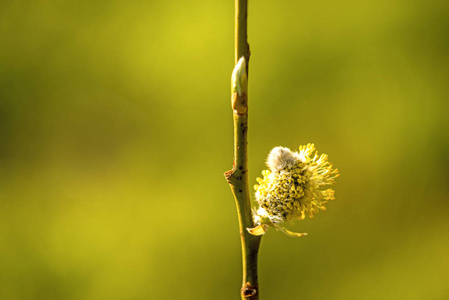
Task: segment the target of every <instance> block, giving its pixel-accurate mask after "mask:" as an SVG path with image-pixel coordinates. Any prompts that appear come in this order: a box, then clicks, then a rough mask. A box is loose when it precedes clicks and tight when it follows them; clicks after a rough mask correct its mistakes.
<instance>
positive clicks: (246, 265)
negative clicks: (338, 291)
mask: <svg viewBox="0 0 449 300" xmlns="http://www.w3.org/2000/svg"><path fill="white" fill-rule="evenodd" d="M247 6H248V1H247V0H235V63H236V69H234V73H233V78H232V82H233V83H232V109H233V117H234V166H233V169H232V170H230V171H228V172H226V173H225V176H226V179H227V181H228V183H229V186H230V187H231V191H232V193H233V195H234V198H235V201H236V205H237V214H238V220H239V229H240V237H241V243H242V264H243V285H242V289H241V297H242V299H243V300H257V299H259V286H258V280H257V255H258V252H259V245H260V239H261V238H260V236H254V235H251V234H249V233H248V231H247V230H246V229H247V228H252V227H254V224H253V220H252V214H251V200H250V189H249V181H248V154H247V144H248V140H247V134H248V98H247V97H248V96H247V92H248V87H247V85H248V82H247V74H248V62H249V56H250V51H249V45H248V42H247ZM242 56H243V57H244V59H241V58H242Z"/></svg>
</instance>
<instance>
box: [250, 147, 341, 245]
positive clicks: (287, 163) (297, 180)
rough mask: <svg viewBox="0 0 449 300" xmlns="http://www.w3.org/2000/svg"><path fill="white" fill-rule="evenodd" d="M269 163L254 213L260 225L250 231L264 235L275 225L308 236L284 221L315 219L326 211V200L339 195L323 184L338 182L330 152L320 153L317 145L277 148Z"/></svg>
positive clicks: (286, 231) (261, 180)
mask: <svg viewBox="0 0 449 300" xmlns="http://www.w3.org/2000/svg"><path fill="white" fill-rule="evenodd" d="M314 152H315V153H314ZM267 166H268V167H269V170H264V171H262V175H263V178H257V182H258V184H256V185H255V186H254V189H255V190H256V201H257V203H258V205H259V207H258V208H257V209H256V210H255V211H254V213H253V215H254V222H255V224H256V225H257V226H256V227H255V228H248V231H249V232H250V233H251V234H254V235H262V234H264V233H265V232H266V230H267V228H268V226H272V227H275V228H276V229H278V230H281V231H283V232H284V233H286V234H287V235H290V236H296V237H298V236H303V235H306V234H305V233H294V232H291V231H289V230H287V229H285V228H284V227H283V226H281V224H282V223H284V222H287V221H292V220H295V219H299V220H303V219H304V218H305V216H309V217H310V218H313V217H314V216H315V215H316V214H317V213H318V212H319V211H324V210H326V206H325V205H326V203H327V202H328V201H329V200H334V199H335V197H334V190H332V189H324V188H323V187H325V186H327V185H333V184H335V178H337V177H338V176H339V174H338V170H337V169H333V166H332V164H330V163H329V161H328V160H327V155H326V154H321V155H318V152H316V151H315V146H314V145H313V144H307V145H305V146H301V147H299V152H293V151H291V150H290V149H288V148H284V147H276V148H274V149H273V150H271V152H270V154H269V155H268V158H267Z"/></svg>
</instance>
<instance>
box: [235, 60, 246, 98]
mask: <svg viewBox="0 0 449 300" xmlns="http://www.w3.org/2000/svg"><path fill="white" fill-rule="evenodd" d="M231 91H232V93H237V94H238V95H239V96H241V95H242V94H243V93H245V94H247V93H248V75H247V74H246V59H245V56H242V57H240V59H239V61H238V62H237V64H236V65H235V67H234V70H233V71H232V76H231Z"/></svg>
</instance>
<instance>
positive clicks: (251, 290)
mask: <svg viewBox="0 0 449 300" xmlns="http://www.w3.org/2000/svg"><path fill="white" fill-rule="evenodd" d="M240 292H241V294H242V299H246V300H255V299H257V298H258V295H257V286H253V285H251V283H250V282H247V283H245V284H244V285H243V287H242V289H241V290H240Z"/></svg>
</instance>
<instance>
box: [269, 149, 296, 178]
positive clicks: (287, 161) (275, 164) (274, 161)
mask: <svg viewBox="0 0 449 300" xmlns="http://www.w3.org/2000/svg"><path fill="white" fill-rule="evenodd" d="M297 161H298V158H297V156H296V155H295V154H294V153H293V152H292V151H291V150H290V149H288V148H285V147H275V148H273V150H271V152H270V154H269V155H268V158H267V166H268V167H269V168H270V170H271V171H272V172H279V171H280V170H283V169H285V168H287V167H293V166H294V165H295V163H296V162H297Z"/></svg>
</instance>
